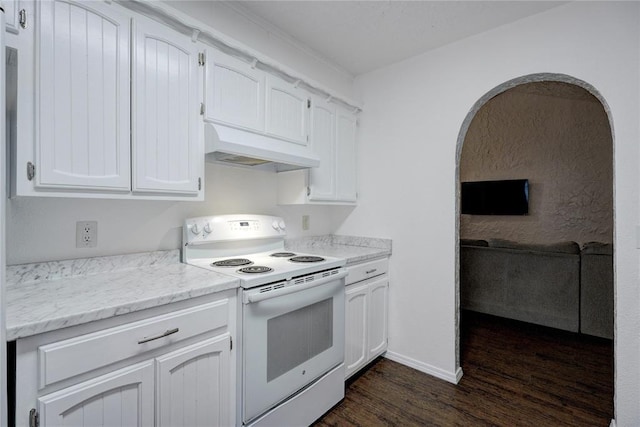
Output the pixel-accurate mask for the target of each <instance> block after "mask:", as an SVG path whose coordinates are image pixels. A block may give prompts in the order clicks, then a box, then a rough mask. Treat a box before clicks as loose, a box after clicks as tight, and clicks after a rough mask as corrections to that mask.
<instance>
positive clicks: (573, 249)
mask: <svg viewBox="0 0 640 427" xmlns="http://www.w3.org/2000/svg"><path fill="white" fill-rule="evenodd" d="M488 243H489V247H492V248H504V249H520V250H525V251H536V252H554V253H560V254H576V255H577V254H579V253H580V246H579V245H578V244H577V243H576V242H573V241H566V242H557V243H548V244H544V243H518V242H513V241H511V240H504V239H489V241H488Z"/></svg>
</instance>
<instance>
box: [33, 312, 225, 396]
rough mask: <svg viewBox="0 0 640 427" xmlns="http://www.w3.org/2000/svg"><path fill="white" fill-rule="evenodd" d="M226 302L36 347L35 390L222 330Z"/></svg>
mask: <svg viewBox="0 0 640 427" xmlns="http://www.w3.org/2000/svg"><path fill="white" fill-rule="evenodd" d="M228 322H229V300H228V299H222V300H219V301H215V302H212V303H208V304H203V305H199V306H196V307H192V308H188V309H184V310H179V311H175V312H172V313H167V314H164V315H161V316H156V317H151V318H149V319H145V320H140V321H137V322H132V323H128V324H126V325H122V326H118V327H115V328H110V329H105V330H102V331H97V332H94V333H91V334H87V335H82V336H79V337H76V338H71V339H68V340H64V341H58V342H55V343H51V344H47V345H43V346H40V347H38V363H39V372H38V386H39V389H42V388H44V387H46V386H48V385H50V384H53V383H55V382H57V381H61V380H64V379H67V378H71V377H73V376H75V375H79V374H83V373H85V372H89V371H91V370H93V369H97V368H101V367H103V366H107V365H109V364H111V363H115V362H118V361H121V360H124V359H127V358H129V357H133V356H137V355H140V354H143V353H145V352H147V351H151V350H154V349H157V348H160V347H163V346H168V345H170V344H173V343H175V342H178V341H181V340H184V339H187V338H190V337H194V336H196V335H200V334H202V333H205V332H208V331H212V330H215V329H218V328H222V327H225V326H226V325H227V324H228Z"/></svg>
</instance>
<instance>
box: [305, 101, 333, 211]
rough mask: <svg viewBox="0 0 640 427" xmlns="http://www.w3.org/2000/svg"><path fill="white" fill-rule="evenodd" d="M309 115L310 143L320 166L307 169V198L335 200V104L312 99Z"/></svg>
mask: <svg viewBox="0 0 640 427" xmlns="http://www.w3.org/2000/svg"><path fill="white" fill-rule="evenodd" d="M311 115H312V122H311V135H312V136H313V137H312V140H311V143H312V148H313V150H314V151H315V153H316V154H317V155H318V156H319V157H320V166H319V167H317V168H311V169H310V170H309V200H335V195H336V180H335V175H336V174H335V170H336V163H335V162H336V152H335V141H334V138H335V136H334V135H335V122H336V120H335V118H336V113H335V106H333V105H332V104H330V103H328V102H326V101H324V100H320V99H314V102H313V106H312V112H311Z"/></svg>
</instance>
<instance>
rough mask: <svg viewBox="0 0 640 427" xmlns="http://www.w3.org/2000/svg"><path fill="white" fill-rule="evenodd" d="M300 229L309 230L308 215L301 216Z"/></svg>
mask: <svg viewBox="0 0 640 427" xmlns="http://www.w3.org/2000/svg"><path fill="white" fill-rule="evenodd" d="M302 229H303V230H308V229H309V215H302Z"/></svg>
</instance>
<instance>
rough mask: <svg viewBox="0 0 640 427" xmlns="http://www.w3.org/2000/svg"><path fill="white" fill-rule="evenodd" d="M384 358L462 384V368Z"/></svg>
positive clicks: (395, 355) (391, 354)
mask: <svg viewBox="0 0 640 427" xmlns="http://www.w3.org/2000/svg"><path fill="white" fill-rule="evenodd" d="M384 357H386V358H387V359H389V360H393V361H394V362H398V363H400V364H402V365H405V366H408V367H410V368H413V369H416V370H418V371H420V372H424V373H425V374H429V375H431V376H434V377H436V378H440V379H441V380H445V381H448V382H450V383H452V384H458V383H459V382H460V379H461V378H462V368H458V369H456V371H455V372H451V371H445V370H443V369H440V368H436V367H435V366H431V365H429V364H427V363H423V362H420V361H419V360H415V359H412V358H410V357H407V356H404V355H402V354H399V353H395V352H393V351H387V352H386V353H385V354H384ZM612 427H615V426H612Z"/></svg>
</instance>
